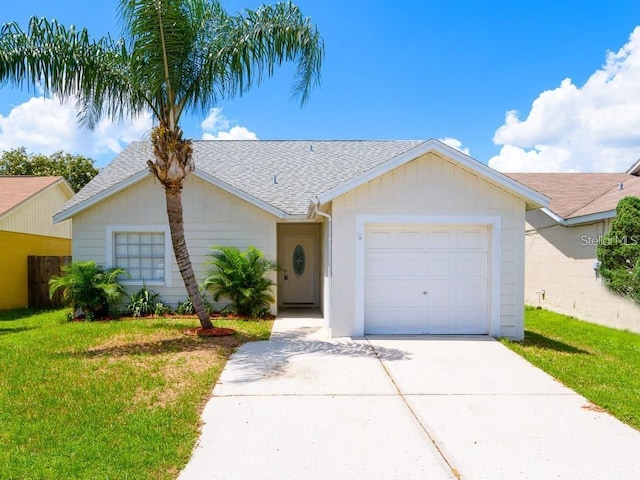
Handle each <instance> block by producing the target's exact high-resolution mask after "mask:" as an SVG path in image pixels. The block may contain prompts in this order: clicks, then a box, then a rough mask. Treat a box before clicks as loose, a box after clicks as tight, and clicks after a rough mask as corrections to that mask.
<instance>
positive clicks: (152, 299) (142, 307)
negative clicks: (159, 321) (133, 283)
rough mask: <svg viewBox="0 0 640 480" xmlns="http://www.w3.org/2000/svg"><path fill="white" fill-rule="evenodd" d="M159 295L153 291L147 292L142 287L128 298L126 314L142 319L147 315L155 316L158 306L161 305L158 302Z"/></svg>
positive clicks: (144, 287)
mask: <svg viewBox="0 0 640 480" xmlns="http://www.w3.org/2000/svg"><path fill="white" fill-rule="evenodd" d="M159 296H160V294H159V293H156V292H154V291H153V290H147V287H146V286H143V287H142V288H141V289H140V290H138V291H137V292H136V293H133V294H131V295H130V296H129V302H130V303H129V305H127V312H129V313H130V314H131V315H133V316H134V317H142V316H147V315H154V314H156V309H157V307H158V304H160V305H162V302H160V300H158V297H159Z"/></svg>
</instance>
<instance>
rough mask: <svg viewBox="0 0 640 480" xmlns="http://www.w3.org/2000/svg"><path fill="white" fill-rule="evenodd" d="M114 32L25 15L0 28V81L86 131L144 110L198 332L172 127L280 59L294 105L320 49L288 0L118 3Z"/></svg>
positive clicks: (181, 153)
mask: <svg viewBox="0 0 640 480" xmlns="http://www.w3.org/2000/svg"><path fill="white" fill-rule="evenodd" d="M119 15H120V19H121V22H122V26H123V36H122V38H119V39H114V38H112V37H110V36H107V37H104V38H101V39H97V40H96V39H92V38H91V37H90V36H89V34H88V32H87V30H86V29H82V30H77V29H75V28H74V27H69V28H66V27H65V26H63V25H61V24H59V23H58V22H56V21H55V20H51V21H49V20H47V19H44V18H37V17H34V18H32V19H31V20H30V22H29V26H28V29H27V31H23V30H22V29H21V28H20V27H19V26H18V25H17V24H16V23H9V24H5V25H4V26H3V27H2V30H1V31H0V84H4V85H7V84H8V85H12V86H18V87H23V86H25V85H26V86H28V87H31V88H35V87H36V86H39V87H41V88H44V90H45V91H46V92H47V93H51V94H53V95H55V96H56V97H58V98H60V99H63V100H65V99H73V100H75V101H76V102H77V105H78V107H79V119H80V121H81V123H82V124H83V125H85V126H87V127H89V128H92V127H94V126H95V125H96V124H97V122H98V121H99V120H101V119H102V118H105V117H108V118H111V119H114V120H115V119H121V118H124V117H131V118H133V117H136V116H138V115H140V114H141V113H142V112H147V111H149V110H150V111H151V112H152V114H153V116H154V117H155V121H156V126H155V127H154V128H153V130H152V132H151V143H152V146H153V154H154V156H153V158H152V159H149V160H148V161H147V164H148V165H149V169H150V170H151V172H152V173H153V175H155V177H156V178H157V179H158V180H159V181H160V183H161V184H162V186H163V187H164V191H165V197H166V207H167V216H168V221H169V227H170V231H171V241H172V244H173V251H174V254H175V257H176V261H177V263H178V267H179V269H180V273H181V274H182V278H183V280H184V284H185V287H186V290H187V293H188V295H189V297H190V298H191V300H192V302H193V306H194V309H195V310H196V312H197V314H198V317H199V319H200V323H201V324H202V327H203V328H211V327H212V326H213V325H212V323H211V321H210V319H209V316H208V315H207V313H206V311H205V308H204V304H203V301H202V297H201V294H200V291H199V289H198V284H197V281H196V278H195V274H194V272H193V268H192V265H191V260H190V258H189V252H188V251H187V246H186V242H185V238H184V225H183V214H182V196H181V194H182V187H183V185H184V181H185V179H186V178H187V176H188V175H189V173H190V172H191V171H193V169H194V162H193V156H192V153H193V150H192V142H191V140H189V139H184V138H183V132H182V129H181V128H180V126H179V122H180V118H181V116H182V114H183V113H184V112H185V111H187V110H196V111H200V112H208V111H209V110H210V108H211V107H213V106H214V105H216V104H218V102H220V101H221V100H223V99H227V98H231V97H234V96H236V95H242V94H243V93H244V92H246V91H248V90H249V89H250V88H252V87H253V86H255V85H257V84H260V83H261V81H262V80H263V78H264V77H265V76H266V77H269V76H271V75H272V74H273V73H274V69H275V67H277V66H279V65H281V64H282V63H283V62H289V61H291V62H295V63H296V65H297V70H296V76H295V78H294V82H293V85H292V96H298V97H300V100H301V105H302V104H304V103H305V101H306V100H307V97H308V94H309V90H310V89H311V87H313V86H314V85H315V84H317V83H318V81H319V78H320V66H321V63H322V59H323V56H324V44H323V41H322V38H321V37H320V34H319V33H318V30H317V28H316V27H315V26H314V25H313V24H312V23H311V22H310V20H309V19H308V18H305V17H304V16H303V15H302V14H301V12H300V10H299V9H298V7H297V6H296V5H294V4H293V3H291V2H287V3H278V4H275V5H268V6H261V7H260V8H258V9H257V10H254V11H252V10H245V11H244V12H243V13H241V14H234V15H230V14H228V13H227V12H226V11H225V10H224V8H223V7H222V6H221V5H220V1H219V0H120V7H119Z"/></svg>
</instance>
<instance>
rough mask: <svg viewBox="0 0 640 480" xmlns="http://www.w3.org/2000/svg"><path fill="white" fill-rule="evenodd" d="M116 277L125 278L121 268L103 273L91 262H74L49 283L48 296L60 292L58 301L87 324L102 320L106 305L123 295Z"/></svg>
mask: <svg viewBox="0 0 640 480" xmlns="http://www.w3.org/2000/svg"><path fill="white" fill-rule="evenodd" d="M118 275H127V273H126V272H125V271H124V270H123V269H121V268H113V269H109V270H103V269H102V268H101V267H99V266H97V265H96V263H95V262H91V261H89V262H83V261H76V262H71V263H70V264H69V265H65V266H63V267H62V274H61V275H58V276H54V277H53V278H51V280H49V296H50V297H53V295H54V294H55V293H56V292H57V291H58V290H62V301H63V302H64V304H65V305H67V306H70V307H71V308H72V309H73V312H74V313H75V312H76V311H77V310H81V311H82V312H83V314H84V316H85V319H86V320H88V321H91V320H94V319H97V318H101V317H104V316H105V315H106V314H107V313H108V311H109V304H110V303H115V302H117V301H118V300H120V297H121V296H122V294H123V293H124V289H123V288H122V285H120V284H119V283H118V278H117V277H118Z"/></svg>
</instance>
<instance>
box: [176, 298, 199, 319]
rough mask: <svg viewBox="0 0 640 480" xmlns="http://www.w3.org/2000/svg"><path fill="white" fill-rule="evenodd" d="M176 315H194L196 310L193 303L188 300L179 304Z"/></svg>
mask: <svg viewBox="0 0 640 480" xmlns="http://www.w3.org/2000/svg"><path fill="white" fill-rule="evenodd" d="M176 313H177V314H178V315H193V314H194V313H196V310H195V309H194V308H193V302H192V301H191V299H190V298H187V299H186V300H185V301H183V302H180V303H178V306H177V307H176Z"/></svg>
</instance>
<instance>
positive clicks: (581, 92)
mask: <svg viewBox="0 0 640 480" xmlns="http://www.w3.org/2000/svg"><path fill="white" fill-rule="evenodd" d="M493 141H494V143H496V144H498V145H503V147H502V148H501V150H500V153H499V154H498V155H496V156H494V157H493V158H491V159H490V160H489V165H490V166H491V167H493V168H496V169H498V170H502V171H511V172H515V171H521V172H525V171H583V172H584V171H602V172H622V171H625V170H626V169H627V168H628V167H629V166H630V165H631V164H632V163H633V162H635V161H636V160H637V159H638V158H639V157H640V27H636V28H635V30H634V31H633V32H632V33H631V35H630V37H629V41H628V42H627V43H626V44H625V45H624V46H623V47H622V48H621V49H620V50H619V51H618V52H615V53H614V52H609V53H608V54H607V57H606V61H605V64H604V65H603V66H602V68H600V69H599V70H597V71H596V72H594V73H593V74H592V75H591V77H589V79H588V80H587V81H586V83H585V84H584V85H583V86H582V87H578V86H576V85H574V84H573V83H572V81H571V79H569V78H567V79H564V80H563V81H562V82H561V83H560V86H559V87H557V88H555V89H554V90H547V91H545V92H542V93H541V94H540V95H539V96H538V98H536V99H535V100H534V101H533V103H532V105H531V111H530V112H529V115H528V116H527V118H525V119H524V120H521V119H520V114H519V112H517V111H509V112H507V114H506V117H505V123H504V125H502V126H501V127H500V128H498V130H497V131H496V133H495V135H494V137H493Z"/></svg>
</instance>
